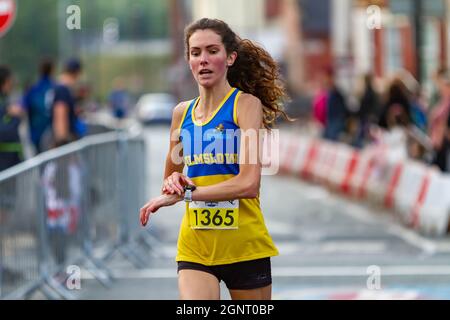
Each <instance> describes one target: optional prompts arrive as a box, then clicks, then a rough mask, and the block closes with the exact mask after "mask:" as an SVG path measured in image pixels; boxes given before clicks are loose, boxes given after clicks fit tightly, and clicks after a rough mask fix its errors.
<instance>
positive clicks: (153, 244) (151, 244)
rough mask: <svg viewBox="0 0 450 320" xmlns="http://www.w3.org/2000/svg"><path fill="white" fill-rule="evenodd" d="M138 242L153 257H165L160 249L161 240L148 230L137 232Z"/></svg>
mask: <svg viewBox="0 0 450 320" xmlns="http://www.w3.org/2000/svg"><path fill="white" fill-rule="evenodd" d="M137 240H138V243H139V244H141V245H142V246H143V247H145V248H146V249H147V251H149V252H150V254H151V255H152V256H153V257H155V258H163V257H165V255H164V253H163V252H162V250H160V249H159V248H162V242H161V241H159V240H158V239H157V238H156V237H155V236H153V235H151V234H150V233H149V232H142V233H141V234H139V237H138V239H137Z"/></svg>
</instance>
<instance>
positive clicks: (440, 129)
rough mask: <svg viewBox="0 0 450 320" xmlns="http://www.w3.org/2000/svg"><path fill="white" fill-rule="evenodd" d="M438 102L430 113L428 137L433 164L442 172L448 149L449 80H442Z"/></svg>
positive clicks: (445, 167)
mask: <svg viewBox="0 0 450 320" xmlns="http://www.w3.org/2000/svg"><path fill="white" fill-rule="evenodd" d="M439 96H440V100H439V102H438V103H437V104H436V106H434V107H433V108H432V111H431V113H430V125H429V136H430V139H431V143H432V145H433V149H434V152H435V157H434V159H433V164H435V165H437V166H438V167H439V168H440V169H441V170H442V171H445V170H447V169H448V168H447V157H448V149H449V139H448V118H449V116H450V78H449V77H444V78H442V82H441V85H440V92H439Z"/></svg>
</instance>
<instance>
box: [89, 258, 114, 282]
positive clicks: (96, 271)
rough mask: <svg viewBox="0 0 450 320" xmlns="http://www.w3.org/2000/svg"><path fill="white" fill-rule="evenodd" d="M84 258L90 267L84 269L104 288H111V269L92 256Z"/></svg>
mask: <svg viewBox="0 0 450 320" xmlns="http://www.w3.org/2000/svg"><path fill="white" fill-rule="evenodd" d="M85 259H86V261H87V262H88V264H89V266H90V268H86V270H87V271H88V272H89V273H91V274H92V275H93V276H94V278H95V279H96V280H97V281H98V282H100V284H102V285H103V286H104V287H105V288H107V289H109V288H111V286H112V284H113V280H114V278H113V276H112V274H111V271H110V270H109V269H107V268H106V267H105V266H103V265H101V263H100V262H99V261H96V259H94V258H92V257H85Z"/></svg>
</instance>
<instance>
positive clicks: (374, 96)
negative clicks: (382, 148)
mask: <svg viewBox="0 0 450 320" xmlns="http://www.w3.org/2000/svg"><path fill="white" fill-rule="evenodd" d="M379 103H380V99H379V96H378V93H377V92H376V91H375V89H374V88H373V76H372V74H370V73H368V74H366V75H365V76H364V93H363V95H362V97H361V99H360V104H359V110H358V114H357V115H358V120H359V129H358V136H357V139H356V142H355V146H357V147H362V146H363V144H364V140H365V138H366V137H367V136H368V133H369V126H370V124H373V123H377V122H378V114H379V107H380V106H379Z"/></svg>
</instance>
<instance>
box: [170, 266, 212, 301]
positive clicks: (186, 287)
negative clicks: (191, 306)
mask: <svg viewBox="0 0 450 320" xmlns="http://www.w3.org/2000/svg"><path fill="white" fill-rule="evenodd" d="M178 289H179V292H180V299H181V300H219V299H220V286H219V280H218V279H217V277H215V276H214V275H212V274H210V273H207V272H204V271H199V270H190V269H183V270H180V271H179V272H178Z"/></svg>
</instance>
